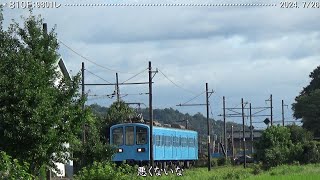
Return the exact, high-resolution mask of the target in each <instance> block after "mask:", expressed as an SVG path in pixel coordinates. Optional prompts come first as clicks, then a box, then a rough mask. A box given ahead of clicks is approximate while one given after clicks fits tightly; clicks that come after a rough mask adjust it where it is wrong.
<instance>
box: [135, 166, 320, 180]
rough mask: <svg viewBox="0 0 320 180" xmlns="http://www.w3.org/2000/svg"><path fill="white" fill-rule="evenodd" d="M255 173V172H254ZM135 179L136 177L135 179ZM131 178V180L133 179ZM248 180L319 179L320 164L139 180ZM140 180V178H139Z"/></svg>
mask: <svg viewBox="0 0 320 180" xmlns="http://www.w3.org/2000/svg"><path fill="white" fill-rule="evenodd" d="M255 172H257V171H255ZM135 178H136V177H135ZM135 178H133V179H135ZM151 178H152V179H190V180H191V179H192V180H194V179H195V180H203V179H212V180H215V179H228V180H229V179H248V180H256V179H258V180H267V179H268V180H269V179H276V180H309V179H311V180H313V179H315V180H316V179H320V164H309V165H283V166H279V167H275V168H272V169H270V170H268V171H262V170H261V171H260V173H259V174H257V175H255V174H254V168H252V167H248V168H246V169H244V168H243V166H225V167H216V168H212V170H211V171H210V172H208V170H207V168H194V169H187V170H185V171H184V173H183V176H180V177H179V176H175V175H168V176H165V175H162V176H161V177H141V179H151ZM139 179H140V178H139Z"/></svg>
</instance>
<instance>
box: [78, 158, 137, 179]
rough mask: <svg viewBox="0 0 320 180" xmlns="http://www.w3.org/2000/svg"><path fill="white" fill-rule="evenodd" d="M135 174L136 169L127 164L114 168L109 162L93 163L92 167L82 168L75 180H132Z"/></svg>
mask: <svg viewBox="0 0 320 180" xmlns="http://www.w3.org/2000/svg"><path fill="white" fill-rule="evenodd" d="M134 173H136V168H135V167H132V166H129V165H127V164H122V165H121V166H118V167H117V166H116V165H115V164H114V163H111V162H103V163H101V162H94V163H93V165H92V166H89V167H84V168H83V169H82V170H81V171H79V172H78V174H77V175H75V176H74V179H76V180H100V179H112V180H113V179H116V180H126V179H132V176H133V174H134Z"/></svg>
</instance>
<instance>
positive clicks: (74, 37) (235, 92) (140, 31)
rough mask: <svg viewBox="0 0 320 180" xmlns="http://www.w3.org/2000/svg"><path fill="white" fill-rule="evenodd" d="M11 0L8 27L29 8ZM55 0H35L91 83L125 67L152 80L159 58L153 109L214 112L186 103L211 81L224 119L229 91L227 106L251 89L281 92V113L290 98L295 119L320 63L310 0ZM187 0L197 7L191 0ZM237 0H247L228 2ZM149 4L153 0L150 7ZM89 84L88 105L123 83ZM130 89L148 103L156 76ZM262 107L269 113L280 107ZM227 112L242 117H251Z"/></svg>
mask: <svg viewBox="0 0 320 180" xmlns="http://www.w3.org/2000/svg"><path fill="white" fill-rule="evenodd" d="M10 2H13V1H7V0H1V4H6V5H5V7H4V12H3V14H4V27H6V26H8V24H10V23H11V19H15V20H16V21H17V22H21V18H20V16H24V17H27V16H28V15H29V11H28V10H27V9H23V7H24V6H25V5H24V4H23V3H22V1H19V2H20V3H19V4H14V5H15V7H13V6H12V4H11V7H13V8H10ZM23 2H26V1H23ZM51 2H55V3H56V4H55V5H60V6H59V7H58V8H37V7H35V6H36V4H35V3H33V6H34V10H33V14H35V15H38V14H40V15H41V17H42V18H44V21H45V22H46V23H48V28H49V29H51V28H54V27H55V32H56V33H57V38H58V40H59V41H60V48H59V51H58V52H59V54H60V55H61V57H62V58H63V60H64V63H65V64H66V67H67V69H68V71H69V72H70V74H71V75H75V74H76V73H78V72H79V71H80V70H81V63H82V62H84V63H85V69H86V71H85V83H107V82H111V83H115V81H116V80H115V73H116V72H118V74H119V82H120V83H122V82H147V81H148V71H147V68H148V62H149V61H151V62H152V68H153V70H154V71H156V69H158V73H156V74H155V75H154V78H153V82H154V83H153V108H170V107H171V108H174V109H177V110H179V111H181V112H184V113H189V114H195V113H197V112H200V113H202V114H204V115H206V107H205V106H193V107H179V106H176V105H178V104H180V103H185V102H187V101H189V100H190V99H193V97H196V96H198V95H199V94H201V95H200V96H198V97H197V98H195V99H194V100H192V101H190V102H189V104H190V103H192V104H203V103H205V93H204V91H205V84H206V83H208V86H209V90H210V91H214V93H213V94H212V95H211V96H210V117H212V118H214V119H217V120H219V119H222V117H221V116H219V115H221V114H222V107H223V106H222V98H223V96H225V98H226V107H227V108H234V107H238V108H239V107H241V98H243V99H244V102H247V103H252V107H269V106H270V102H269V101H266V100H267V99H269V98H270V95H271V94H272V96H273V107H274V108H273V114H274V117H273V119H274V121H279V120H281V117H282V115H281V100H284V103H285V104H286V105H288V106H285V108H284V111H285V119H286V120H288V121H292V120H293V118H292V110H291V104H292V103H293V102H294V98H295V97H296V96H297V95H299V93H300V91H301V90H302V88H303V87H305V86H307V85H308V83H309V82H310V79H309V77H308V76H309V74H310V72H311V71H313V70H314V69H315V68H316V67H317V66H319V64H320V61H319V60H320V51H319V50H320V48H319V44H320V31H319V30H320V23H319V18H320V11H319V8H317V7H316V6H315V8H312V4H304V3H303V2H302V1H298V3H297V6H298V7H299V8H282V7H281V5H282V4H281V2H280V1H270V0H259V1H249V0H239V1H235V0H224V1H219V0H171V1H170V0H148V1H147V0H109V1H107V0H77V1H75V0H52V1H51ZM114 3H117V4H118V3H119V4H124V5H126V6H115V5H112V4H114ZM185 3H187V4H192V6H190V5H189V6H183V5H181V4H185ZM235 3H237V4H242V5H233V6H230V5H228V4H235ZM85 4H87V5H85ZM93 4H100V6H94V5H93ZM145 4H151V5H152V6H142V5H145ZM159 4H161V6H159ZM165 4H167V5H165ZM170 4H175V6H173V5H170ZM179 4H180V5H179ZM243 4H260V5H259V6H252V5H251V6H248V5H243ZM261 4H263V5H264V6H262V5H261ZM18 5H19V6H20V7H19V8H18ZM80 5H82V6H80ZM101 5H102V6H101ZM106 5H109V6H106ZM129 5H131V6H129ZM133 5H134V6H133ZM138 5H140V6H138ZM169 5H170V6H169ZM203 5H211V6H203ZM212 5H215V6H212ZM218 5H219V6H218ZM266 5H268V6H266ZM289 5H291V4H289ZM294 5H295V4H294ZM307 6H308V7H307ZM136 74H138V75H137V76H136ZM99 77H100V78H99ZM85 90H86V93H88V98H89V99H88V102H87V104H92V103H98V104H100V105H103V106H108V105H110V104H111V103H112V102H114V101H116V99H115V98H109V97H107V95H110V94H112V93H113V91H114V90H115V87H114V86H86V87H85ZM120 93H121V99H122V100H124V101H126V102H131V103H132V102H137V103H144V104H145V106H148V95H147V94H146V93H148V85H147V84H143V85H122V86H120ZM145 106H144V105H143V106H142V107H145ZM133 107H135V106H133ZM246 107H248V104H247V105H246ZM237 111H238V110H237ZM257 111H258V110H253V113H255V112H257ZM238 112H240V111H238ZM230 113H232V112H231V111H227V114H230ZM245 113H246V114H248V112H247V111H246V112H245ZM258 114H259V115H269V114H270V109H266V110H265V111H263V112H261V113H258ZM265 118H266V117H254V118H253V121H254V123H255V124H254V126H255V127H256V129H258V128H264V127H265V125H264V124H263V123H261V122H262V121H263V120H264V119H265ZM227 121H230V122H239V123H240V122H241V118H239V117H238V118H227ZM248 122H249V121H248V119H246V123H248ZM298 124H299V123H298Z"/></svg>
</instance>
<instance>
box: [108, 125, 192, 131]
mask: <svg viewBox="0 0 320 180" xmlns="http://www.w3.org/2000/svg"><path fill="white" fill-rule="evenodd" d="M126 125H139V126H144V127H146V128H149V124H144V123H121V124H115V125H113V126H111V128H112V127H117V126H126ZM153 128H154V129H169V130H178V131H189V132H196V133H198V132H197V131H194V130H190V129H180V128H174V127H159V126H153Z"/></svg>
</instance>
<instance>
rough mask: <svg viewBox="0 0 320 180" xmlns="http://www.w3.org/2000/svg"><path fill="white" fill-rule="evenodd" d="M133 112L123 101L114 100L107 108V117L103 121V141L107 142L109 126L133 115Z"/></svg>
mask: <svg viewBox="0 0 320 180" xmlns="http://www.w3.org/2000/svg"><path fill="white" fill-rule="evenodd" d="M135 115H136V114H135V112H134V110H133V109H132V108H130V107H129V105H128V104H126V103H125V102H124V101H119V102H114V103H113V104H111V106H110V107H109V108H108V112H107V117H106V119H105V122H104V127H103V129H102V134H103V136H104V137H105V141H106V142H109V136H110V127H111V126H112V125H115V124H118V123H123V122H125V121H127V120H129V119H131V118H133V117H134V116H135Z"/></svg>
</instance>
